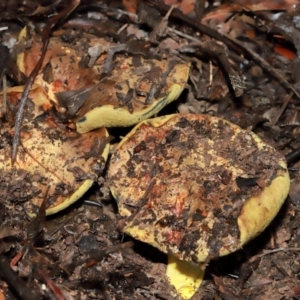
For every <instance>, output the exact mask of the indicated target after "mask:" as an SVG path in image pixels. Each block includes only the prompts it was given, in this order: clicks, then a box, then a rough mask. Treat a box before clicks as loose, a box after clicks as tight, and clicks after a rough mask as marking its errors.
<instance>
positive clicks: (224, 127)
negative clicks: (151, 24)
mask: <svg viewBox="0 0 300 300" xmlns="http://www.w3.org/2000/svg"><path fill="white" fill-rule="evenodd" d="M108 180H109V184H110V189H111V192H112V195H113V196H114V198H115V199H116V201H117V203H118V208H119V212H120V214H121V216H123V217H124V220H125V225H124V232H125V233H127V234H128V235H131V236H132V237H133V238H135V239H137V240H140V241H142V242H145V243H148V244H150V245H152V246H154V247H156V248H158V249H159V250H161V251H162V252H164V253H166V254H168V265H167V272H166V274H167V277H168V279H169V282H170V283H171V285H173V286H174V287H175V289H176V291H177V293H178V294H179V295H180V296H181V297H182V298H183V299H190V298H191V297H192V296H193V295H194V293H195V292H196V291H197V289H198V287H199V286H200V285H201V282H202V279H203V276H204V269H205V265H206V264H207V263H208V262H209V260H211V259H214V258H217V257H219V256H223V255H227V254H229V253H232V252H234V251H236V250H238V249H240V248H242V247H243V246H244V245H245V244H246V243H247V242H249V241H250V240H251V239H253V238H254V237H256V236H257V235H258V234H260V233H261V232H262V231H263V230H264V229H265V228H266V227H267V226H268V225H269V224H270V222H271V221H272V220H273V218H274V217H275V216H276V214H277V213H278V211H279V209H280V207H281V206H282V204H283V203H284V200H285V198H286V196H287V194H288V190H289V184H290V183H289V174H288V171H287V166H286V162H285V159H284V157H283V156H282V155H281V154H279V153H278V152H277V151H276V150H275V149H274V148H272V147H271V146H269V145H267V144H265V143H264V142H263V141H262V140H261V139H260V138H259V137H258V136H257V135H256V134H254V133H253V132H251V131H249V130H242V129H241V128H240V127H238V126H236V125H234V124H232V123H230V122H228V121H226V120H223V119H220V118H217V117H212V116H209V115H193V114H186V115H180V114H176V115H168V116H164V117H158V118H154V119H150V120H146V121H143V122H141V123H140V124H138V125H137V126H136V127H134V128H133V129H132V130H131V132H130V133H129V134H128V135H127V136H125V137H124V138H123V140H122V141H121V142H120V144H119V145H118V146H117V148H116V150H115V152H114V153H113V155H112V157H111V160H110V164H109V169H108Z"/></svg>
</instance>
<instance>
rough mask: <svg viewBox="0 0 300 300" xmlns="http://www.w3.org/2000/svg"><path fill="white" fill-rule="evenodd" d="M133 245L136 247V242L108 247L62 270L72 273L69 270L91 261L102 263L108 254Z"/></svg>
mask: <svg viewBox="0 0 300 300" xmlns="http://www.w3.org/2000/svg"><path fill="white" fill-rule="evenodd" d="M133 245H134V241H129V242H126V243H123V244H119V245H114V246H111V247H107V248H105V249H102V250H99V251H98V252H97V253H95V254H93V255H90V256H88V257H87V258H83V259H79V260H77V261H74V262H71V263H70V264H68V265H61V266H60V268H61V269H62V270H64V271H65V272H67V273H70V272H69V270H73V269H74V268H76V267H77V266H80V265H83V264H86V263H88V262H90V261H93V262H95V261H101V260H102V259H103V258H104V257H105V256H107V255H108V254H110V253H113V252H117V251H120V250H123V249H124V248H129V247H132V246H133Z"/></svg>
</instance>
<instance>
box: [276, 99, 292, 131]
mask: <svg viewBox="0 0 300 300" xmlns="http://www.w3.org/2000/svg"><path fill="white" fill-rule="evenodd" d="M292 96H293V94H292V93H290V94H289V95H286V96H285V99H284V101H283V104H282V106H281V108H280V110H279V112H278V113H277V116H276V118H275V119H274V120H273V122H271V125H272V126H274V125H276V123H277V122H278V120H279V118H280V117H281V115H282V113H283V112H284V110H285V109H286V107H287V105H288V103H289V102H290V100H291V98H292Z"/></svg>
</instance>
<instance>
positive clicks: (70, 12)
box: [0, 0, 300, 300]
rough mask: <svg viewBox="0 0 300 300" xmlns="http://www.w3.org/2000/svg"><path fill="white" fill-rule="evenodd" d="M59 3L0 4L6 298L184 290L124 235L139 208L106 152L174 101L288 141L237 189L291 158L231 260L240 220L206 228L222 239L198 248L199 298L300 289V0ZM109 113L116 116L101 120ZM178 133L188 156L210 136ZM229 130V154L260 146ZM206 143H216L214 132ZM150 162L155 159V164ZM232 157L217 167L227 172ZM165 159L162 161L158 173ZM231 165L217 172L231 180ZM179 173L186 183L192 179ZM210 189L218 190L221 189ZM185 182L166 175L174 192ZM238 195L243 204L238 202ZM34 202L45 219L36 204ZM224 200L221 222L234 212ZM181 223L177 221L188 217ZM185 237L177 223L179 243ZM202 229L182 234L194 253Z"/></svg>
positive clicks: (264, 180)
mask: <svg viewBox="0 0 300 300" xmlns="http://www.w3.org/2000/svg"><path fill="white" fill-rule="evenodd" d="M50 2H51V1H50ZM50 2H49V1H45V0H37V1H32V0H28V1H26V2H24V1H23V2H22V1H18V0H11V1H6V0H5V1H1V3H0V85H1V87H2V93H1V97H0V98H1V102H0V107H1V108H0V156H1V172H0V220H1V224H2V226H1V228H0V255H1V259H0V299H2V298H5V299H28V298H30V299H34V298H36V295H38V296H37V297H38V298H39V299H87V300H90V299H105V300H106V299H118V300H123V299H139V300H143V299H170V300H171V299H174V298H176V297H175V296H174V295H175V294H174V293H175V290H174V288H172V285H171V284H170V283H169V282H168V278H167V276H166V269H168V270H172V268H170V264H169V267H168V268H167V256H166V255H165V254H163V253H162V252H161V251H159V250H157V249H156V248H154V247H151V246H149V245H146V244H144V243H141V242H137V241H134V240H133V239H132V238H130V237H129V236H128V235H126V234H124V229H125V228H126V226H127V228H129V225H131V223H130V221H129V219H130V216H121V214H122V212H123V214H124V212H125V211H127V214H128V215H129V214H131V215H132V217H134V214H135V213H137V215H138V212H137V207H136V206H129V207H126V205H125V207H123V210H122V207H120V212H119V211H118V207H117V205H116V201H115V200H114V199H113V197H112V196H111V194H110V193H109V189H108V187H109V185H110V184H111V179H110V180H108V174H107V171H108V169H107V166H108V165H107V164H105V157H106V156H108V159H109V158H110V155H108V143H110V144H111V146H112V147H111V152H112V153H113V152H114V149H116V148H117V147H118V143H119V142H120V141H121V140H122V139H123V137H124V136H126V135H127V134H128V133H129V132H130V130H131V128H128V129H127V128H121V126H122V127H124V126H132V125H135V124H136V123H138V122H140V121H141V120H144V119H148V118H150V116H154V115H156V114H159V115H166V118H168V117H167V116H170V115H171V114H174V113H178V112H180V113H193V114H195V115H199V114H204V115H206V116H207V118H208V119H211V120H212V119H214V118H212V116H214V117H218V118H220V119H221V120H222V121H221V122H222V123H223V124H231V123H234V124H237V125H239V126H240V127H241V128H243V130H242V131H241V132H243V133H245V132H246V133H247V135H249V136H252V133H250V132H251V130H253V131H254V132H255V133H256V134H257V135H258V136H260V137H261V139H262V141H263V142H264V143H266V144H269V145H271V146H272V147H267V148H268V149H276V151H275V150H272V151H274V153H273V154H272V155H271V156H272V158H271V159H269V158H267V159H266V160H263V161H262V162H261V164H260V165H259V166H258V165H257V164H258V163H257V162H256V161H254V162H253V166H255V168H252V167H253V166H251V167H249V166H248V167H249V168H248V169H247V166H246V165H245V166H243V167H245V168H246V169H247V170H246V171H247V175H248V176H246V175H245V176H239V177H237V178H238V180H236V181H235V184H237V185H238V189H240V190H241V191H242V193H241V194H240V196H241V197H242V196H245V197H246V196H247V195H248V196H249V195H251V192H253V191H255V190H256V191H262V190H264V188H265V187H267V186H268V184H269V181H270V178H269V177H268V176H271V175H270V174H271V173H272V172H271V171H270V170H271V169H272V168H270V169H268V168H267V170H269V171H270V172H268V171H266V169H265V168H263V169H264V171H263V174H264V176H265V177H260V175H261V174H259V175H257V174H254V173H253V170H254V169H257V168H258V169H259V167H260V168H262V166H265V165H266V164H268V163H271V164H272V163H275V161H276V160H278V159H279V160H282V162H283V161H284V159H283V155H284V156H285V158H286V161H287V164H288V170H289V175H290V178H291V188H290V193H289V197H288V199H287V201H286V202H285V204H284V205H283V207H282V208H281V209H280V212H279V214H278V216H277V217H276V218H275V220H274V222H272V223H271V225H270V226H269V227H268V228H267V229H266V230H265V231H264V232H263V233H262V234H261V235H259V236H258V237H257V238H255V239H254V240H253V241H252V242H249V243H248V244H247V245H246V246H244V247H243V248H242V249H240V250H237V251H236V252H235V253H234V254H230V255H226V256H224V257H219V255H220V253H219V252H218V250H220V249H221V248H222V247H221V246H222V244H223V242H224V239H225V240H226V237H225V235H226V234H227V233H228V232H229V227H227V225H226V224H228V223H226V222H225V223H224V224H225V225H226V226H225V225H224V236H222V238H221V242H220V241H219V242H218V243H216V244H214V243H213V240H212V239H208V240H205V243H206V244H207V245H209V246H210V248H211V249H212V250H209V251H208V252H209V254H208V258H207V259H206V261H205V262H204V263H203V262H202V260H201V263H203V264H204V266H205V267H206V272H205V276H204V278H202V276H203V272H202V269H199V268H196V270H197V272H198V279H199V282H198V283H197V284H200V282H201V281H203V282H202V284H201V288H200V289H198V290H197V292H196V293H195V295H194V296H193V297H192V299H194V300H198V299H204V300H208V299H234V300H238V299H249V300H257V299H261V300H263V299H275V300H277V299H278V300H285V299H298V298H299V297H300V286H299V279H300V275H299V274H300V256H299V250H300V221H299V220H300V216H299V205H300V198H299V190H300V188H299V186H300V178H299V157H300V150H299V149H300V139H299V124H300V116H299V92H300V88H299V87H300V84H299V78H300V77H299V58H298V57H299V53H300V47H299V42H298V41H299V28H300V27H299V17H298V15H299V11H300V8H299V3H298V1H295V0H280V1H267V0H266V1H249V0H236V1H230V3H229V2H228V1H223V0H222V1H203V0H182V1H178V0H155V1H154V0H140V1H136V0H123V1H121V0H112V1H107V0H100V1H93V0H89V1H85V0H82V1H79V0H73V1H55V2H51V3H50ZM24 27H26V29H27V30H26V31H25V30H23V29H24ZM179 95H180V97H179ZM177 97H178V100H177V101H175V100H176V98H177ZM20 99H21V100H20ZM20 101H21V105H20ZM163 107H164V108H163ZM103 120H104V122H103ZM214 120H215V119H214ZM225 120H227V121H229V122H231V123H227V121H225ZM105 122H106V123H105ZM147 122H148V121H147ZM147 122H146V123H147ZM149 122H150V121H149ZM146 123H142V124H143V125H140V126H146V125H145V124H146ZM108 126H113V127H111V128H107V129H96V128H98V127H108ZM228 126H229V125H228ZM230 126H233V125H230ZM230 126H229V127H230ZM146 127H147V126H146ZM150 127H151V126H150ZM225 127H226V126H225ZM76 129H77V130H76ZM92 129H95V130H93V131H90V130H92ZM156 129H157V128H156ZM172 130H175V132H176V130H177V131H178V129H174V128H172ZM181 130H183V128H181ZM191 130H192V129H191V128H190V131H191ZM239 130H240V129H239ZM78 131H79V132H80V133H79V132H78ZM83 132H86V133H84V134H82V133H83ZM151 134H154V132H152V133H151ZM108 135H109V136H108ZM240 135H242V134H240ZM226 136H227V135H226V134H224V137H226ZM177 138H178V139H177ZM181 138H182V137H180V136H176V134H175V137H173V138H172V137H171V140H172V145H173V144H174V143H175V148H176V147H177V148H180V149H181V150H183V149H184V148H185V149H186V152H183V153H184V155H188V153H190V151H191V146H193V145H195V144H196V142H197V141H198V140H197V139H196V140H192V139H191V138H189V136H185V137H184V138H186V139H187V140H183V141H181V142H182V145H181V144H180V143H181V142H180V139H181ZM176 139H177V140H176ZM220 139H221V141H220V143H219V145H223V146H224V145H225V144H226V143H228V145H227V146H228V147H229V148H228V147H225V146H224V147H223V149H221V148H218V147H217V146H216V147H217V148H216V149H217V150H218V151H221V152H224V153H225V154H226V153H227V152H226V151H227V150H228V149H232V150H234V151H236V150H237V151H238V153H240V154H239V155H240V157H243V155H244V156H245V158H247V157H248V156H247V155H249V157H251V155H253V153H255V152H253V153H252V152H251V151H250V150H249V151H250V152H248V151H245V149H244V148H243V147H242V146H241V147H240V148H237V149H236V148H234V143H232V141H230V140H229V139H226V138H224V139H223V137H222V138H220ZM145 140H147V138H145ZM248 142H249V141H248V140H247V139H246V141H245V144H247V143H248ZM123 143H126V139H125V140H123ZM184 144H185V146H184ZM74 145H75V146H74ZM149 145H151V147H149V149H148V150H151V149H152V150H154V149H156V150H157V151H158V152H159V150H160V149H163V147H161V148H159V149H157V147H156V144H155V143H154V142H149ZM152 146H153V147H152ZM119 147H121V146H119ZM205 147H206V150H205V149H204V148H203V149H204V150H205V151H208V150H209V149H208V148H209V143H208V144H207V145H206V146H205ZM219 147H221V146H219ZM170 148H173V147H170ZM254 148H255V147H254ZM201 149H202V148H201ZM102 151H103V153H102ZM116 151H117V152H118V150H116ZM141 151H145V150H141ZM258 152H260V151H258ZM278 152H280V153H281V155H280V154H278ZM101 153H102V155H101ZM140 153H141V152H140ZM159 153H160V152H159ZM172 153H173V152H172ZM172 153H171V154H172ZM163 154H164V153H160V155H163ZM171 154H170V155H171ZM184 155H183V157H186V156H184ZM210 155H211V156H212V157H213V155H212V154H210ZM210 155H207V154H206V155H204V157H205V160H204V162H205V163H206V164H208V165H210V166H212V165H213V159H212V158H211V157H210ZM102 156H104V157H103V158H102ZM227 156H228V157H227V158H226V159H229V156H230V155H229V154H228V153H227ZM11 157H12V163H13V164H12V163H11ZM266 157H267V156H266ZM268 157H269V156H268ZM143 159H148V160H149V158H147V157H143ZM226 159H225V160H226ZM153 160H154V161H152V162H151V160H149V164H151V163H152V165H153V166H155V165H159V163H158V162H156V161H155V157H154V158H153ZM178 160H179V162H180V161H181V160H180V158H178ZM231 161H232V162H234V161H235V159H233V158H232V157H231ZM245 161H246V160H245ZM226 162H227V160H226ZM134 163H137V162H134ZM129 165H130V164H129ZM196 166H197V164H196V163H195V168H196ZM224 166H225V165H220V164H216V166H215V169H214V170H213V171H212V172H215V173H214V174H215V175H214V176H215V177H216V176H217V175H216V174H219V173H218V168H220V169H223V168H224ZM282 167H283V165H282ZM284 168H285V166H284ZM196 169H197V168H196ZM275 169H276V168H275ZM259 170H261V169H259ZM273 170H274V169H273ZM120 171H121V170H120ZM276 171H278V172H280V168H279V169H278V170H276ZM136 172H137V170H136V171H134V172H132V175H133V174H135V173H136ZM158 172H159V169H157V168H155V167H153V170H152V173H153V174H156V175H157V174H158ZM274 172H275V171H274ZM249 174H251V175H250V176H249ZM276 174H277V173H276V172H275V173H274V176H275V177H276ZM202 175H203V176H208V178H210V177H209V176H213V175H208V174H206V173H205V172H203V174H202ZM234 175H235V173H234V172H232V174H231V176H230V174H229V173H226V172H225V173H221V174H219V176H217V177H218V178H219V180H221V185H222V184H223V185H224V183H226V182H227V180H230V179H232V178H233V176H234ZM190 176H191V175H190ZM249 177H250V179H249ZM197 178H198V177H196V176H194V177H193V178H191V182H196V181H197ZM131 179H132V178H131ZM222 180H223V182H222ZM148 183H149V182H148ZM91 184H92V185H93V188H92V189H89V187H90V185H91ZM143 184H147V180H146V178H145V179H144V180H141V181H140V182H139V184H138V186H137V188H138V187H139V186H140V187H142V188H143V189H145V188H146V191H147V190H149V192H151V190H152V189H153V188H154V187H155V184H156V183H155V182H154V181H151V182H150V184H149V185H148V186H147V187H145V186H144V185H143ZM195 185H196V183H195ZM178 186H181V191H183V190H184V188H182V183H179V184H178ZM204 187H205V189H209V191H210V193H211V195H214V190H216V189H214V187H209V185H205V186H204ZM86 190H88V191H87V193H86V194H84V195H83V197H81V199H77V198H79V197H80V196H81V195H82V194H83V193H84V192H85V191H86ZM173 191H175V190H172V187H171V186H167V188H166V190H165V191H162V195H163V194H164V193H167V192H173ZM247 193H248V194H247ZM49 196H50V197H49ZM76 200H77V201H76ZM221 200H222V201H223V200H224V198H222V197H221V198H220V201H221ZM74 201H75V202H76V203H73V205H71V204H72V202H74ZM222 201H221V202H222ZM225 202H226V201H225V200H224V203H225ZM241 203H242V201H241V200H240V201H237V202H236V206H234V207H233V208H232V210H233V212H234V213H236V214H238V212H239V208H241V207H242V205H241ZM119 205H120V202H119ZM161 205H163V203H161ZM224 205H225V204H224ZM224 205H223V207H224ZM67 206H69V207H68V208H67ZM223 207H222V205H221V208H223ZM63 208H65V210H63V211H61V210H62V209H63ZM125 208H126V210H125ZM178 209H179V210H178V211H180V207H179V208H178ZM59 211H61V212H60V213H59V214H55V215H53V216H51V217H50V218H49V217H47V218H46V214H52V213H54V212H59ZM253 211H254V210H253ZM32 212H34V213H35V217H34V218H32V215H30V216H29V215H28V213H32ZM213 212H215V213H216V214H217V216H218V217H219V218H223V219H224V220H225V221H226V220H229V219H228V218H229V217H232V218H233V219H234V217H236V216H235V214H234V213H233V215H232V216H230V215H229V214H228V213H227V214H226V213H222V212H220V214H218V210H213ZM120 213H121V214H120ZM185 216H186V214H185ZM169 219H170V218H169ZM169 219H167V221H168V222H169V221H170V220H169ZM223 219H222V220H223ZM149 220H150V219H149ZM235 220H236V219H235ZM175 221H176V222H175V223H174V224H177V225H178V226H177V225H176V228H175V229H176V230H173V229H174V228H173V229H172V230H173V231H174V232H176V231H177V230H179V229H180V230H181V229H182V228H181V227H180V224H181V223H180V222H179V220H175ZM266 221H269V220H267V219H266ZM168 222H165V223H166V225H165V226H166V227H165V228H167V225H168V226H169V224H171V223H170V222H169V223H168ZM193 222H200V221H197V220H192V222H191V224H193ZM161 223H163V225H164V224H165V223H164V219H162V221H161V222H160V223H159V224H160V225H162V224H161ZM187 223H189V222H187ZM229 223H230V222H229ZM266 223H268V222H266ZM188 225H190V224H188ZM215 227H216V230H214V231H217V229H218V228H220V227H218V226H217V225H215V226H212V228H213V229H214V228H215ZM235 228H236V230H238V229H237V226H236V227H235ZM142 229H144V228H142ZM222 229H223V228H222ZM220 231H221V229H220ZM132 235H133V234H132ZM184 236H185V235H184ZM150 237H151V236H150ZM176 238H178V235H176V234H173V236H171V239H169V240H170V241H173V242H174V241H175V240H176ZM197 240H199V239H197V238H194V239H191V246H193V247H191V249H190V248H189V247H186V248H187V249H189V251H187V252H192V251H194V252H195V251H196V250H195V249H196V248H197V247H195V245H196V243H195V241H197ZM236 240H238V239H236ZM236 240H235V241H236ZM123 241H124V243H122V242H123ZM133 244H134V246H133ZM162 244H164V245H165V241H164V243H162ZM171 246H172V247H173V248H176V247H175V246H174V243H173V244H172V245H171ZM171 246H170V245H169V246H168V247H169V248H170V249H171V248H172V247H171ZM232 248H235V249H237V248H239V244H238V243H237V244H236V245H235V247H232ZM162 250H163V251H165V252H168V251H166V250H165V249H162ZM177 254H178V253H177ZM178 255H179V254H178ZM181 255H182V257H180V258H181V259H182V258H183V256H184V259H186V257H185V256H186V255H184V254H183V252H181ZM206 256H207V254H206ZM193 258H194V260H193V259H192V260H193V261H194V263H195V264H196V263H198V260H197V259H195V257H194V256H193ZM173 260H174V262H176V263H177V260H178V258H176V257H175V256H169V262H172V261H173ZM190 269H191V268H190V267H189V270H190ZM177 278H178V277H177ZM20 279H21V280H20ZM202 279H203V280H202ZM182 280H185V279H184V278H183V279H182ZM180 281H181V279H180ZM194 291H195V288H194V289H193V290H192V292H194Z"/></svg>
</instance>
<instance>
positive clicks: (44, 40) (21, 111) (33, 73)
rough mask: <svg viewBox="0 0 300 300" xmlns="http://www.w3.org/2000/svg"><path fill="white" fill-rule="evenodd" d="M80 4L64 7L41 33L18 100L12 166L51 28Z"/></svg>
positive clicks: (73, 3)
mask: <svg viewBox="0 0 300 300" xmlns="http://www.w3.org/2000/svg"><path fill="white" fill-rule="evenodd" d="M79 3H80V0H73V2H72V3H71V5H70V6H68V7H66V8H65V9H64V10H62V11H61V12H60V13H59V14H57V15H56V16H54V17H53V18H52V19H50V20H49V22H48V23H47V25H46V26H45V28H44V29H43V31H42V43H43V46H42V53H41V56H40V58H39V60H38V62H37V64H36V65H35V67H34V69H33V70H32V71H31V73H30V75H29V77H28V79H27V81H26V83H25V86H24V91H23V94H22V98H21V100H20V106H19V109H18V112H17V115H16V120H15V133H14V137H13V144H12V153H11V162H12V164H14V162H15V161H16V157H17V151H18V146H19V144H20V131H21V126H22V119H23V114H24V108H25V105H26V102H27V98H28V95H29V91H30V89H31V86H32V84H33V82H34V80H35V77H36V76H37V74H38V72H39V70H40V68H41V66H42V63H43V60H44V57H45V53H46V50H47V47H48V43H49V35H50V33H51V30H52V29H53V27H54V26H55V25H56V23H57V22H58V21H59V20H60V19H62V18H64V17H66V16H68V15H69V14H70V13H71V12H72V11H73V10H74V9H75V8H76V7H77V6H78V5H79Z"/></svg>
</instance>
